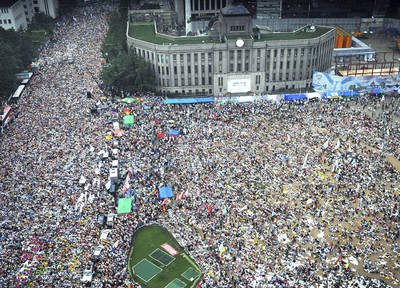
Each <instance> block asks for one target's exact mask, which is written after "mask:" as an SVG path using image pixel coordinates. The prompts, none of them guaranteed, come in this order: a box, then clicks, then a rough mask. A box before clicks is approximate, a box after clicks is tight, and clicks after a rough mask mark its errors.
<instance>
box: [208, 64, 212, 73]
mask: <svg viewBox="0 0 400 288" xmlns="http://www.w3.org/2000/svg"><path fill="white" fill-rule="evenodd" d="M211 72H212V68H211V64H209V65H208V73H211Z"/></svg>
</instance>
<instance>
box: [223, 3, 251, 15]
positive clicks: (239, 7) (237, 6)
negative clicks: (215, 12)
mask: <svg viewBox="0 0 400 288" xmlns="http://www.w3.org/2000/svg"><path fill="white" fill-rule="evenodd" d="M221 13H222V15H224V16H241V15H250V12H249V10H247V8H246V7H244V6H243V4H241V3H234V4H231V5H228V6H225V7H224V8H222V9H221Z"/></svg>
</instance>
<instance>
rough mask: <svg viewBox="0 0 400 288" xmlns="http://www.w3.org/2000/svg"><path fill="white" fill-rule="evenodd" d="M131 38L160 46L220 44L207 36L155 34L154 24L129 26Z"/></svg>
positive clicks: (133, 24)
mask: <svg viewBox="0 0 400 288" xmlns="http://www.w3.org/2000/svg"><path fill="white" fill-rule="evenodd" d="M129 36H130V37H132V38H135V39H139V40H143V41H146V42H151V43H154V44H159V45H169V44H199V43H219V40H213V39H211V38H210V37H207V36H201V37H194V36H193V37H185V36H183V37H176V38H174V37H168V36H167V35H162V34H159V33H157V34H156V33H155V30H154V24H153V23H142V22H136V23H131V24H130V26H129Z"/></svg>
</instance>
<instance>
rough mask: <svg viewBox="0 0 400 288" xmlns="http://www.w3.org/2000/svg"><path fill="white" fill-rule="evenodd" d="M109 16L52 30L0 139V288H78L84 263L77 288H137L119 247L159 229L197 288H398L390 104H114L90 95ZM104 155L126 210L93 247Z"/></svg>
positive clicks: (395, 143)
mask: <svg viewBox="0 0 400 288" xmlns="http://www.w3.org/2000/svg"><path fill="white" fill-rule="evenodd" d="M112 9H113V7H112V6H96V7H94V6H93V7H92V6H89V7H81V8H79V9H77V10H76V11H75V12H74V14H73V15H69V16H64V17H62V18H61V19H59V21H58V23H57V26H56V27H57V31H56V33H55V37H54V39H53V40H52V41H51V42H49V43H48V44H47V45H46V47H44V49H43V51H42V52H41V53H42V55H41V57H42V58H43V59H45V60H46V62H47V65H46V66H45V67H44V68H43V69H42V70H41V71H40V73H38V74H36V75H35V78H34V79H33V81H32V82H31V83H30V84H29V85H28V87H27V91H26V93H25V95H24V96H23V98H22V99H21V100H20V103H19V104H20V105H19V106H20V108H19V109H20V111H19V113H18V118H17V119H16V121H15V123H12V126H11V128H10V129H9V130H7V131H6V132H5V135H4V136H3V138H2V142H1V152H0V153H1V160H2V169H1V171H0V173H1V178H2V181H1V184H0V187H1V189H0V200H1V202H0V205H1V216H0V249H1V254H2V257H0V263H1V267H2V269H1V271H0V286H2V287H29V286H30V287H55V286H60V287H61V286H62V287H80V286H82V282H81V278H82V272H83V271H84V270H85V269H86V268H87V267H88V266H90V265H92V263H94V275H93V280H92V282H91V286H92V287H139V285H138V284H136V283H135V282H134V280H133V279H132V277H131V275H130V273H129V272H130V271H128V268H127V260H128V257H129V253H130V248H131V247H130V244H131V240H132V236H133V233H134V230H135V227H136V226H137V225H138V224H139V223H158V224H160V225H163V226H165V227H167V228H168V230H169V231H170V232H171V233H172V234H173V235H174V236H175V237H176V239H177V241H178V242H179V243H180V245H181V246H182V247H183V248H184V249H185V251H186V252H187V253H188V254H189V255H190V256H191V257H192V258H193V259H194V260H195V261H196V263H197V264H198V265H199V267H200V268H201V270H202V272H203V275H202V278H201V280H200V282H199V286H200V287H219V288H228V287H399V285H400V283H399V279H400V271H399V269H400V257H399V255H400V246H399V242H400V241H399V239H400V214H399V212H400V207H399V203H400V192H399V179H400V177H399V172H398V170H397V169H399V168H400V167H398V161H397V160H396V159H399V156H400V152H399V143H400V142H399V140H400V134H399V128H400V127H399V126H400V125H399V122H398V121H397V115H396V113H397V112H398V111H399V110H398V108H399V100H398V99H396V98H390V99H385V100H384V101H383V102H382V101H381V98H380V97H373V96H370V97H364V98H361V99H360V100H358V101H357V102H351V103H350V102H340V101H339V102H327V101H321V102H316V103H308V104H306V105H296V104H294V103H288V102H279V103H270V102H266V101H258V102H253V103H242V104H238V103H231V102H229V103H216V104H215V103H211V104H201V105H198V104H196V105H164V104H163V98H162V97H158V96H154V95H152V94H150V93H147V92H137V93H132V94H130V95H128V96H129V97H132V98H135V99H137V100H138V101H137V102H135V103H132V104H127V103H125V102H123V101H118V100H119V98H118V97H116V96H115V95H113V92H110V91H107V90H105V89H103V87H102V85H101V77H100V73H101V64H100V58H101V53H100V46H101V42H102V39H103V37H104V34H105V32H106V29H107V22H106V19H107V15H108V14H109V13H110V11H111V10H112ZM66 55H67V56H68V57H69V55H72V56H73V57H75V60H74V63H69V62H66V61H64V60H65V57H66ZM87 91H90V92H91V97H90V98H89V97H87ZM114 96H115V97H114ZM93 107H99V109H98V110H96V111H99V113H91V112H93ZM100 107H101V109H100ZM126 114H130V115H133V116H134V119H135V121H134V125H133V127H130V128H124V127H123V117H124V116H125V115H126ZM113 122H119V124H120V127H121V129H123V130H124V135H123V136H121V135H122V134H119V135H116V134H115V133H114V132H115V131H114V128H115V125H113ZM171 129H174V130H178V131H180V134H179V135H178V136H176V137H171V136H168V131H170V130H171ZM113 149H118V154H117V155H113V152H112V150H113ZM105 152H108V156H107V155H105V154H107V153H105ZM112 155H113V157H114V158H115V157H117V158H118V159H119V166H120V167H119V172H120V173H119V174H120V176H119V178H120V179H121V180H122V181H123V180H124V179H125V176H126V174H127V173H130V174H131V177H130V183H129V185H130V187H131V188H132V189H131V190H132V192H131V194H132V202H133V211H132V213H131V214H129V215H119V216H116V217H115V220H114V223H113V224H112V227H110V229H108V230H107V233H104V232H105V230H104V225H103V224H101V223H98V215H99V214H108V213H115V212H116V205H117V200H118V198H120V197H125V196H126V195H124V189H123V185H122V183H121V185H117V187H116V191H115V192H113V193H112V192H111V191H110V185H109V183H110V179H109V169H110V168H111V166H112V161H111V159H112ZM164 186H171V187H172V188H173V193H174V199H171V200H172V201H170V203H169V204H168V205H167V207H166V211H163V209H162V207H161V202H162V201H161V200H160V199H159V198H158V194H157V190H158V188H159V187H164ZM101 236H104V237H102V239H100V238H101ZM99 245H103V246H104V249H103V250H102V251H101V253H100V256H99V257H94V255H93V254H94V253H93V252H94V249H95V248H96V247H97V246H99Z"/></svg>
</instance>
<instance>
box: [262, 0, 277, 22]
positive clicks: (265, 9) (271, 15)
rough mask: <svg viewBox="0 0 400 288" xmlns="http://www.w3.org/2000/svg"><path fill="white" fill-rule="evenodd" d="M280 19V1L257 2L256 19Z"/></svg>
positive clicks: (266, 0) (263, 0) (265, 0)
mask: <svg viewBox="0 0 400 288" xmlns="http://www.w3.org/2000/svg"><path fill="white" fill-rule="evenodd" d="M280 18H282V0H257V19H280Z"/></svg>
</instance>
